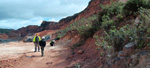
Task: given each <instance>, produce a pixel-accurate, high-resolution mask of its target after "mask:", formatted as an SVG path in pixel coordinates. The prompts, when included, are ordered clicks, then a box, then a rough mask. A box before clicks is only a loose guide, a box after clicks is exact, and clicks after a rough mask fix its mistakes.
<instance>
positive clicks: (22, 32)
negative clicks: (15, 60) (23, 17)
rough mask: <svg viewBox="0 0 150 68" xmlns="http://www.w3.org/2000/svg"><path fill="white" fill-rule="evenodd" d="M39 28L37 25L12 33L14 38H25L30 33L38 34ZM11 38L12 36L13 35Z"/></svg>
mask: <svg viewBox="0 0 150 68" xmlns="http://www.w3.org/2000/svg"><path fill="white" fill-rule="evenodd" d="M37 28H38V26H37V25H30V26H27V27H22V28H20V29H18V30H15V31H12V32H11V33H13V34H14V36H19V37H24V36H26V35H27V34H29V33H30V34H31V33H36V32H37ZM9 36H11V34H10V35H9ZM12 37H13V36H12Z"/></svg>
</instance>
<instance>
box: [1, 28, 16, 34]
mask: <svg viewBox="0 0 150 68" xmlns="http://www.w3.org/2000/svg"><path fill="white" fill-rule="evenodd" d="M13 30H14V29H3V28H0V34H1V33H9V32H11V31H13Z"/></svg>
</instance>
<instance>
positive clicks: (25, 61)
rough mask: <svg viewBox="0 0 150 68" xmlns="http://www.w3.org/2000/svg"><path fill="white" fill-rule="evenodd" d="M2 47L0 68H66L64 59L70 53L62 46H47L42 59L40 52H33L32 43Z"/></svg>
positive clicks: (0, 45) (11, 44)
mask: <svg viewBox="0 0 150 68" xmlns="http://www.w3.org/2000/svg"><path fill="white" fill-rule="evenodd" d="M3 45H4V44H3ZM3 45H2V44H0V51H1V54H0V60H1V62H0V68H66V67H67V66H68V64H69V63H68V62H66V59H67V57H68V56H69V55H70V54H71V51H70V48H69V47H65V46H63V45H56V46H54V47H50V46H49V44H47V46H46V47H45V55H44V57H41V52H33V51H34V46H33V45H34V44H33V43H23V42H18V43H16V42H14V43H7V44H5V45H6V46H3Z"/></svg>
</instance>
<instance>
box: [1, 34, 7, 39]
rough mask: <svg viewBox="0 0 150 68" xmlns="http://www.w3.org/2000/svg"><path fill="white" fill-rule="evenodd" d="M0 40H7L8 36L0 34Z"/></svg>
mask: <svg viewBox="0 0 150 68" xmlns="http://www.w3.org/2000/svg"><path fill="white" fill-rule="evenodd" d="M0 39H8V35H6V34H0Z"/></svg>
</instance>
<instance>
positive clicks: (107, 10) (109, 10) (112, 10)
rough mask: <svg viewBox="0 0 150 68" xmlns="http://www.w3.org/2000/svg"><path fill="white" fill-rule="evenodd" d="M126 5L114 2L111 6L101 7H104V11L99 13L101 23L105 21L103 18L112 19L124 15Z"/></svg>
mask: <svg viewBox="0 0 150 68" xmlns="http://www.w3.org/2000/svg"><path fill="white" fill-rule="evenodd" d="M123 6H124V4H123V3H120V2H112V4H111V5H107V6H106V5H105V6H101V7H102V11H100V12H99V15H98V16H99V17H98V19H99V21H100V22H102V21H103V20H102V19H103V16H106V15H108V16H109V18H112V17H113V16H115V15H117V14H120V13H122V8H123Z"/></svg>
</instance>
